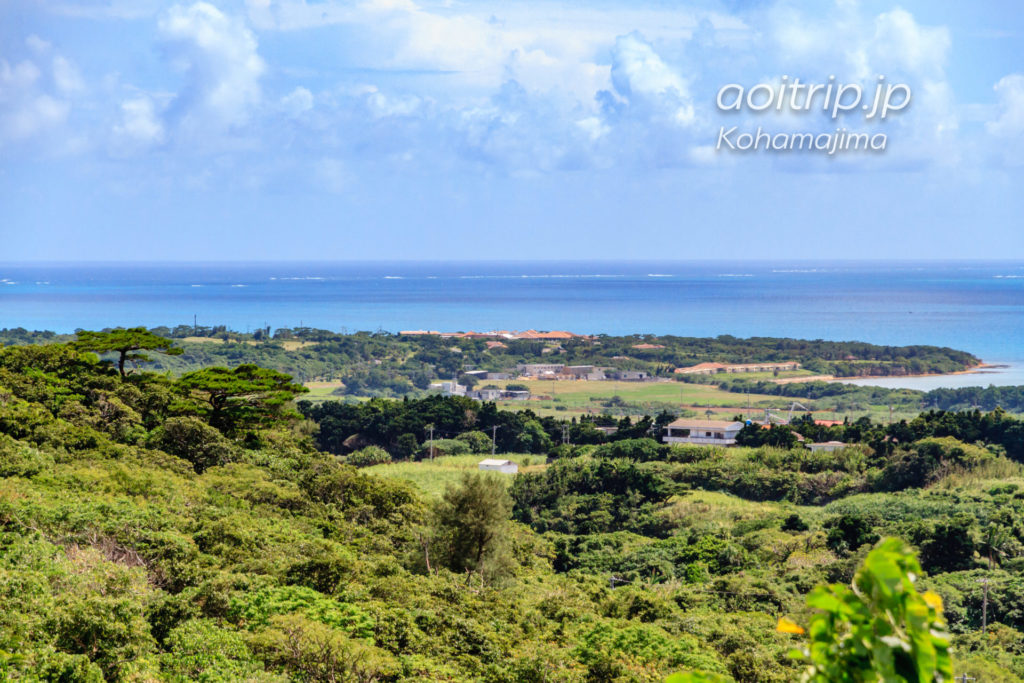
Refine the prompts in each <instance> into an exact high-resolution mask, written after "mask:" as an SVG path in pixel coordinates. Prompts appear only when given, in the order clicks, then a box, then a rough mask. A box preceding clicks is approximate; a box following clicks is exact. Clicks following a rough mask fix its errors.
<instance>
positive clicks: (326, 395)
mask: <svg viewBox="0 0 1024 683" xmlns="http://www.w3.org/2000/svg"><path fill="white" fill-rule="evenodd" d="M304 386H305V387H306V388H307V389H309V393H308V394H303V395H302V396H301V397H300V399H301V400H303V401H313V402H314V403H319V402H320V401H330V400H336V399H339V398H341V397H340V396H337V395H335V394H334V390H335V389H339V388H341V387H343V386H345V385H344V384H342V383H341V382H306V383H305V385H304Z"/></svg>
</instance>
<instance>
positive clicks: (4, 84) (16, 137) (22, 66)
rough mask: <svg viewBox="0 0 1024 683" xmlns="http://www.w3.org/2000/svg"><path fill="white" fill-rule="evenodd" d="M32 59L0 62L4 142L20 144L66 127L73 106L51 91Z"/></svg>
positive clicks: (0, 127)
mask: <svg viewBox="0 0 1024 683" xmlns="http://www.w3.org/2000/svg"><path fill="white" fill-rule="evenodd" d="M41 76H42V71H41V70H40V69H39V67H38V66H37V65H36V64H35V63H34V62H32V61H30V60H24V61H21V62H19V63H17V64H15V65H13V66H12V65H11V64H9V63H8V62H7V61H6V60H0V143H2V142H5V141H6V142H18V141H22V140H26V139H28V138H31V137H33V136H35V135H37V134H39V133H42V132H44V131H46V130H49V129H51V128H54V127H56V126H58V125H60V124H62V123H63V122H64V121H65V120H66V119H67V117H68V112H69V111H70V109H71V105H70V104H69V103H68V102H67V101H65V100H63V99H59V98H57V97H55V96H54V94H53V93H50V92H47V91H46V89H45V88H44V85H43V83H42V82H41V81H42V78H41Z"/></svg>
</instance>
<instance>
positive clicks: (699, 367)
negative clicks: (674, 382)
mask: <svg viewBox="0 0 1024 683" xmlns="http://www.w3.org/2000/svg"><path fill="white" fill-rule="evenodd" d="M799 369H800V364H799V363H797V362H796V361H786V362H783V363H734V364H731V365H730V364H727V363H697V364H696V365H691V366H689V367H686V368H676V369H675V370H674V372H675V373H676V374H677V375H717V374H718V373H720V372H727V373H743V372H788V371H792V370H799Z"/></svg>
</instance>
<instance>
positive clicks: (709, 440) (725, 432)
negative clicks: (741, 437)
mask: <svg viewBox="0 0 1024 683" xmlns="http://www.w3.org/2000/svg"><path fill="white" fill-rule="evenodd" d="M741 429H743V423H742V422H730V421H727V420H697V419H693V418H685V417H684V418H680V419H678V420H675V421H674V422H670V423H669V424H667V425H666V426H665V443H688V444H701V445H704V446H735V445H736V435H737V434H739V431H740V430H741Z"/></svg>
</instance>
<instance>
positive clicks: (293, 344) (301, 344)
mask: <svg viewBox="0 0 1024 683" xmlns="http://www.w3.org/2000/svg"><path fill="white" fill-rule="evenodd" d="M181 341H183V342H192V343H196V344H223V343H224V340H223V339H221V338H220V337H185V338H183V339H182V340H181ZM245 343H246V344H249V345H251V346H256V345H257V344H262V343H263V342H258V341H253V340H251V339H249V340H246V341H245ZM275 343H277V344H280V345H281V347H282V348H283V349H284V350H285V351H298V350H299V349H304V348H306V347H307V346H313V345H314V344H317V343H318V342H315V341H298V340H295V339H292V340H288V341H279V342H275Z"/></svg>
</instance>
